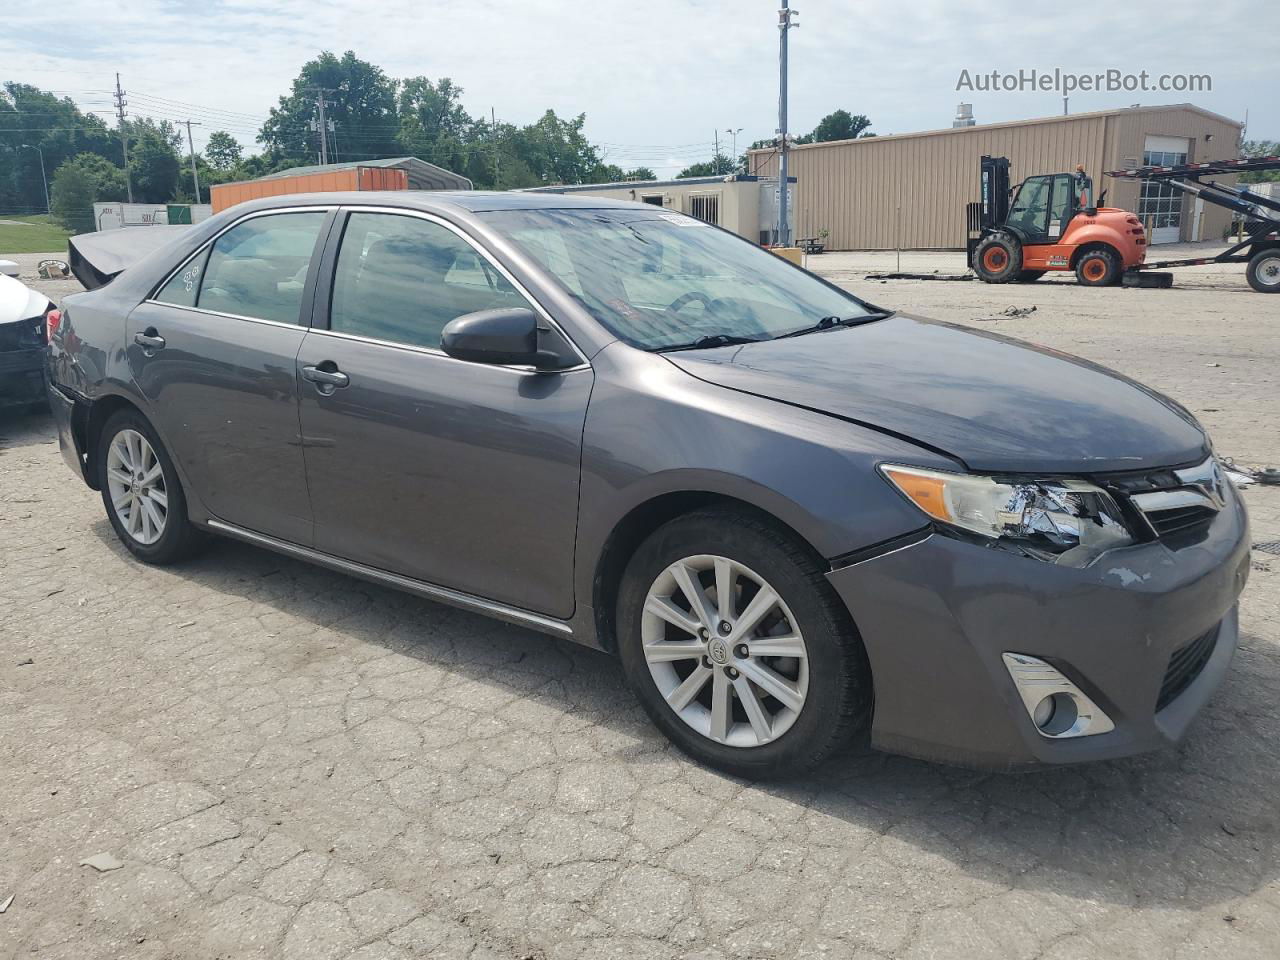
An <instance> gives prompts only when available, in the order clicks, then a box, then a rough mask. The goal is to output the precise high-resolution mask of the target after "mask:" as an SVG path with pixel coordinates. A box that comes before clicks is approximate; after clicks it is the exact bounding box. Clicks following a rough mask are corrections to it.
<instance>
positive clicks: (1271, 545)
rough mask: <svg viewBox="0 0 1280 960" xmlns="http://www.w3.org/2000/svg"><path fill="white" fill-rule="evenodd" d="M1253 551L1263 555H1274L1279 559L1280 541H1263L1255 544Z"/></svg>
mask: <svg viewBox="0 0 1280 960" xmlns="http://www.w3.org/2000/svg"><path fill="white" fill-rule="evenodd" d="M1253 549H1255V550H1261V551H1262V552H1263V553H1274V554H1275V555H1276V556H1277V557H1280V540H1264V541H1262V543H1255V544H1254V545H1253Z"/></svg>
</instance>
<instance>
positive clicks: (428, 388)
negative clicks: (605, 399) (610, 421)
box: [298, 210, 592, 617]
mask: <svg viewBox="0 0 1280 960" xmlns="http://www.w3.org/2000/svg"><path fill="white" fill-rule="evenodd" d="M337 231H338V228H337V227H335V235H336V234H337ZM327 259H328V258H327ZM333 260H334V267H333V272H332V275H331V276H332V291H331V295H330V296H328V297H324V296H323V295H320V296H318V301H317V313H318V314H320V315H324V316H325V320H324V322H317V329H313V330H312V331H311V332H310V333H309V334H308V335H307V338H306V341H305V342H304V344H303V347H302V351H301V353H300V354H299V356H298V366H299V375H300V377H301V378H302V379H301V384H302V386H301V408H300V409H301V415H302V433H303V437H304V444H305V451H306V463H307V482H308V487H309V489H310V491H311V503H312V507H313V509H314V511H315V520H316V538H315V544H316V547H317V548H318V549H320V550H323V551H325V552H326V553H331V554H335V555H337V556H340V557H344V558H347V559H350V560H355V561H357V562H360V563H364V564H368V565H370V566H374V567H378V568H380V569H383V570H389V571H393V572H395V573H399V574H402V575H405V576H409V577H413V578H414V579H417V580H424V581H427V582H428V583H433V584H438V585H440V586H444V587H449V588H452V589H455V590H460V591H463V592H465V593H469V594H474V595H477V596H481V597H485V598H488V599H491V600H497V601H499V602H501V603H505V604H509V605H511V606H515V607H520V608H523V609H526V610H532V611H536V612H538V613H543V614H549V615H551V616H555V617H568V616H569V615H571V614H572V612H573V591H572V582H573V548H574V541H575V536H576V524H577V512H578V481H579V473H580V460H581V445H582V426H583V421H584V419H585V417H586V410H587V400H588V397H589V396H590V393H591V385H592V373H591V369H590V367H589V366H588V365H587V364H586V363H585V362H584V363H583V364H582V365H581V366H579V367H577V368H574V369H570V370H566V371H562V372H557V373H537V372H534V371H533V370H530V369H523V368H517V367H503V366H491V365H486V364H479V363H468V362H464V361H461V360H455V359H453V358H451V357H448V356H446V355H445V354H444V353H443V352H442V351H441V350H440V332H441V330H442V329H443V327H444V325H445V324H446V323H448V322H449V321H450V320H452V319H453V318H454V317H457V316H459V315H461V314H465V313H470V312H473V311H476V310H485V309H492V308H499V307H513V306H533V308H534V309H535V310H536V311H538V312H539V313H541V315H542V316H543V317H544V319H546V321H547V323H548V324H550V322H551V321H550V318H549V317H547V315H546V314H545V313H543V312H542V311H541V310H540V309H539V308H538V307H537V306H536V305H534V304H532V302H531V301H530V300H529V299H528V298H527V297H526V295H525V294H524V293H523V292H522V291H521V290H520V289H519V288H518V287H517V286H516V284H515V283H514V281H513V280H512V279H511V277H510V276H509V275H507V274H506V273H505V272H504V271H503V270H502V269H501V268H500V267H499V266H498V265H497V263H496V262H495V261H494V260H493V259H492V258H491V257H490V256H489V255H488V254H487V253H485V252H484V251H482V250H480V249H478V248H477V247H476V246H474V245H473V244H472V243H471V242H470V241H469V240H467V239H466V238H465V237H464V236H463V235H462V234H461V233H460V231H458V230H457V229H455V228H453V227H452V226H451V225H449V224H447V223H446V222H444V221H443V220H439V219H437V218H435V217H431V216H426V215H412V214H402V213H391V212H387V211H374V210H368V211H352V212H351V213H350V214H349V215H348V217H347V219H346V222H345V225H344V226H343V227H342V234H341V241H340V245H339V246H338V248H337V253H336V257H334V258H333ZM326 272H327V270H326ZM326 279H328V278H327V277H326ZM322 290H323V285H322ZM323 327H327V329H320V328H323ZM317 372H320V373H322V374H328V376H327V377H326V376H319V377H318V376H317Z"/></svg>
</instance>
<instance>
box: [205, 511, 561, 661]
mask: <svg viewBox="0 0 1280 960" xmlns="http://www.w3.org/2000/svg"><path fill="white" fill-rule="evenodd" d="M206 526H207V527H208V529H209V530H212V531H213V532H214V533H220V534H223V535H224V536H228V537H232V538H233V539H236V540H242V541H244V542H245V543H251V544H253V545H254V546H258V547H265V548H266V549H268V550H274V551H275V552H276V553H282V554H284V555H285V556H289V557H295V558H297V559H299V560H305V561H307V562H308V563H314V564H316V565H317V566H321V567H326V568H328V569H330V570H336V571H337V572H338V573H345V574H349V575H350V576H353V577H359V578H360V579H362V580H368V581H370V582H371V583H379V584H382V585H383V586H386V587H394V588H395V589H397V590H403V591H405V592H406V593H412V594H416V595H417V596H420V597H425V598H426V599H428V600H435V601H438V602H440V603H447V604H449V605H450V606H454V607H460V608H461V609H463V610H471V611H474V612H476V613H483V614H485V615H486V616H490V617H494V618H496V619H498V620H505V621H507V622H508V623H514V624H516V625H518V626H521V627H529V628H530V629H533V630H538V631H541V632H542V633H549V634H552V635H554V636H557V637H569V638H573V628H572V627H570V626H569V624H567V623H565V622H564V621H563V620H556V619H555V618H554V617H544V616H543V615H542V614H538V613H531V612H530V611H528V610H522V609H520V608H519V607H511V606H508V605H507V604H505V603H498V602H497V601H496V600H486V599H485V598H484V597H477V596H475V595H473V594H470V593H462V592H461V591H459V590H450V589H449V588H448V587H439V586H436V585H435V584H433V583H426V582H424V581H422V580H414V579H412V578H411V577H402V576H400V575H399V574H398V573H388V572H387V571H386V570H379V569H378V568H377V567H369V566H365V565H364V564H363V563H356V562H355V561H353V560H344V559H342V558H341V557H335V556H332V555H330V554H327V553H321V552H320V551H319V550H312V549H311V548H310V547H301V546H298V545H297V544H296V543H289V542H288V541H285V540H277V539H276V538H275V537H268V536H265V535H264V534H261V533H254V532H253V531H252V530H245V529H244V528H243V527H237V526H235V525H234V524H230V523H224V522H223V521H221V520H209V521H208V523H207V524H206Z"/></svg>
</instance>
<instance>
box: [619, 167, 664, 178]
mask: <svg viewBox="0 0 1280 960" xmlns="http://www.w3.org/2000/svg"><path fill="white" fill-rule="evenodd" d="M622 179H623V180H657V179H658V175H657V174H656V173H654V172H653V171H652V170H650V169H649V168H648V167H635V168H634V169H631V170H628V171H627V173H626V176H624V177H623V178H622Z"/></svg>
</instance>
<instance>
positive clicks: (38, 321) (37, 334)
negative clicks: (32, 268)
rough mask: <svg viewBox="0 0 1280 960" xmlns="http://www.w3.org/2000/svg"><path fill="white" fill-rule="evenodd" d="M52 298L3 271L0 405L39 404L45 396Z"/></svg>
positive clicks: (0, 287) (40, 404)
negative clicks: (47, 331) (47, 332)
mask: <svg viewBox="0 0 1280 960" xmlns="http://www.w3.org/2000/svg"><path fill="white" fill-rule="evenodd" d="M51 312H53V301H51V300H50V299H49V298H48V297H46V296H45V295H44V294H43V293H37V292H36V291H35V290H32V289H31V288H30V287H28V286H26V285H25V284H22V283H20V282H19V281H17V280H15V279H13V278H12V277H9V276H5V275H3V274H0V408H3V407H14V406H18V407H40V406H43V405H44V404H45V403H46V402H47V401H46V397H45V375H44V347H45V343H46V329H47V326H46V325H47V323H48V318H49V314H50V313H51Z"/></svg>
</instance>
